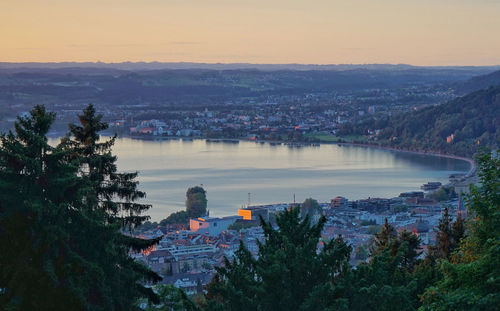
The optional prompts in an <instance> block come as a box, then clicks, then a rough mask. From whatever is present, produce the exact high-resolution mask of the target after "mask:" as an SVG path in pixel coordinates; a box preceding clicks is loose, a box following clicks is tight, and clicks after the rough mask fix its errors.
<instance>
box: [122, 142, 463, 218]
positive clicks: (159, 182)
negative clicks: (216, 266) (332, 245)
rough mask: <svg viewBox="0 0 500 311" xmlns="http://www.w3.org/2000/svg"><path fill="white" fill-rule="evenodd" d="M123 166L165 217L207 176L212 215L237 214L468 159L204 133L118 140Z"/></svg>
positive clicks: (390, 185) (366, 190)
mask: <svg viewBox="0 0 500 311" xmlns="http://www.w3.org/2000/svg"><path fill="white" fill-rule="evenodd" d="M114 153H115V154H116V155H118V169H119V170H121V171H135V170H137V171H139V181H140V188H141V190H144V191H146V193H147V195H148V196H147V198H146V200H145V202H147V203H151V204H153V208H152V209H151V210H150V215H151V216H152V218H153V219H154V220H159V219H162V218H164V217H166V216H167V215H169V214H170V213H171V212H174V211H177V210H181V209H183V208H184V200H185V193H186V190H187V188H188V187H190V186H193V185H199V184H203V185H204V187H205V188H206V190H207V192H208V193H207V195H208V205H209V209H210V212H211V215H214V216H223V215H231V214H235V212H236V209H237V208H239V207H241V205H244V204H246V202H247V198H248V192H250V193H251V198H252V203H255V204H258V203H277V202H291V201H292V200H293V195H294V193H295V195H296V199H297V201H303V200H304V199H305V198H307V197H314V198H316V199H318V200H319V201H329V200H330V199H331V198H332V197H335V196H337V195H342V196H345V197H347V198H349V199H360V198H366V197H369V196H370V197H393V196H397V195H398V194H399V193H400V192H403V191H411V190H419V187H420V185H421V184H423V183H426V182H428V181H441V182H447V179H448V175H449V174H452V173H458V172H461V173H463V172H466V171H467V170H468V169H469V164H468V163H467V162H465V161H461V160H455V159H448V158H441V157H435V156H429V155H420V154H412V153H405V152H395V151H390V150H383V149H375V148H367V147H358V146H337V145H321V146H319V147H317V146H302V147H300V148H290V147H288V146H285V145H271V144H268V143H265V144H261V143H254V142H240V143H222V142H214V143H211V142H208V143H207V142H206V141H205V140H189V141H181V140H164V141H141V140H133V139H129V138H121V139H118V140H117V141H116V145H115V147H114Z"/></svg>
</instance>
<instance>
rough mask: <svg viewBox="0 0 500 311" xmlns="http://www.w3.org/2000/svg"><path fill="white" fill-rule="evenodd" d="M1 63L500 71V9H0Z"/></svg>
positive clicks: (465, 5) (260, 5) (232, 2)
mask: <svg viewBox="0 0 500 311" xmlns="http://www.w3.org/2000/svg"><path fill="white" fill-rule="evenodd" d="M0 38H1V48H0V61H3V62H27V61H39V62H59V61H103V62H122V61H161V62H179V61H186V62H209V63H214V62H224V63H231V62H250V63H307V64H313V63H314V64H338V63H344V64H345V63H357V64H359V63H407V64H413V65H497V64H500V0H418V1H416V0H411V1H410V0H377V1H374V0H307V1H306V0H85V1H77V0H46V1H41V0H38V1H37V0H0Z"/></svg>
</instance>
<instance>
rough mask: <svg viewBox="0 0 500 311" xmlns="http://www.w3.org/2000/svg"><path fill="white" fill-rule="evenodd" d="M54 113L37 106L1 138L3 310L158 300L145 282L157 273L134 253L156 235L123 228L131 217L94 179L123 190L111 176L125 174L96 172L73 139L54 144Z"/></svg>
mask: <svg viewBox="0 0 500 311" xmlns="http://www.w3.org/2000/svg"><path fill="white" fill-rule="evenodd" d="M54 118H55V115H54V114H53V113H48V112H46V111H45V108H44V107H43V106H36V107H35V108H34V109H33V110H32V111H31V115H30V116H29V117H23V118H18V121H17V122H16V124H15V133H9V134H7V135H2V136H1V137H0V139H1V146H0V250H1V251H0V309H2V310H4V309H5V310H134V309H136V307H135V303H136V301H137V299H138V298H139V297H149V298H151V299H152V300H155V299H156V295H154V293H153V292H152V291H151V290H150V289H147V288H146V287H144V286H143V285H142V284H143V282H145V281H148V280H150V281H156V280H158V279H159V277H158V275H156V274H155V273H153V272H151V271H149V270H148V269H147V268H146V267H145V266H143V265H142V264H139V263H137V262H135V261H134V260H132V259H131V258H130V257H129V256H128V253H129V251H130V250H131V249H133V250H136V251H139V250H141V249H144V248H146V247H149V246H150V245H151V244H152V243H155V242H156V241H145V240H139V239H134V238H131V237H129V236H125V235H123V234H122V232H121V230H122V229H123V224H124V223H127V222H126V221H128V220H129V219H126V218H121V217H119V216H117V215H116V214H115V213H114V212H113V211H112V210H111V211H110V210H109V209H108V208H107V207H109V206H112V203H113V201H112V199H113V197H112V196H108V197H106V196H104V198H105V199H106V200H101V199H99V198H98V194H100V193H101V192H99V191H100V190H99V189H100V188H99V187H100V185H99V184H98V183H97V182H95V180H104V188H105V190H106V191H108V190H109V189H107V188H106V187H109V185H110V184H111V185H112V187H114V188H113V189H114V190H115V191H118V190H120V189H121V188H120V187H118V186H116V183H115V184H114V185H113V183H112V182H113V181H114V180H115V179H117V178H118V179H119V177H115V176H112V174H110V175H107V176H105V177H104V178H102V179H99V178H100V177H99V176H98V174H97V173H96V174H95V175H92V176H94V177H92V178H91V177H90V172H91V170H90V169H89V168H90V167H92V165H93V164H92V163H94V162H91V161H94V160H95V159H97V157H92V153H88V154H86V155H83V153H81V150H80V149H77V148H75V149H73V148H71V147H70V143H69V140H68V139H65V140H64V141H63V142H62V143H61V144H60V145H58V146H57V147H52V146H50V145H49V144H48V140H47V137H46V134H47V132H48V130H49V128H50V125H51V124H52V122H53V120H54ZM89 132H90V133H92V131H89ZM94 137H95V136H94ZM106 157H107V158H114V157H113V156H112V155H111V154H110V153H107V154H106ZM89 163H91V164H90V165H89ZM85 165H87V167H85ZM96 167H97V166H96ZM111 167H112V166H111ZM114 172H115V171H111V173H114ZM94 178H95V179H94ZM108 180H111V182H109V181H108ZM122 180H123V179H122ZM120 181H121V180H120ZM131 184H132V186H134V185H136V184H134V183H133V182H131ZM120 191H121V190H120ZM102 193H108V194H109V193H112V192H109V191H108V192H105V191H103V192H102ZM120 195H121V197H124V196H125V195H127V193H126V192H121V193H119V194H118V197H120ZM129 199H134V196H131V197H129ZM131 201H133V200H131ZM110 202H111V204H110ZM117 206H119V205H117ZM138 219H139V218H135V221H137V220H138ZM123 220H125V221H123ZM130 223H134V221H130Z"/></svg>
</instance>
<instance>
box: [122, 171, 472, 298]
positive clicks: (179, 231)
mask: <svg viewBox="0 0 500 311" xmlns="http://www.w3.org/2000/svg"><path fill="white" fill-rule="evenodd" d="M469 174H470V173H469ZM467 177H470V176H465V175H453V176H450V184H448V185H446V186H443V187H441V185H438V184H439V183H437V184H436V183H429V184H425V185H423V186H422V188H423V189H426V190H430V189H431V188H432V190H434V191H436V192H438V191H443V190H441V189H444V188H445V187H446V188H445V189H447V191H450V192H451V193H452V195H451V196H450V197H446V198H442V197H441V198H439V199H440V201H438V200H436V199H438V197H437V196H435V195H433V192H424V191H413V192H404V193H401V194H400V195H399V196H398V197H395V198H367V199H363V200H356V201H349V200H348V199H346V198H344V197H341V196H337V197H335V198H333V199H332V200H331V201H330V202H328V203H317V202H316V201H315V200H313V199H307V200H306V201H310V202H311V201H312V202H315V203H316V204H318V206H319V209H318V211H317V212H312V213H310V214H309V215H310V217H311V220H312V221H313V222H317V221H318V219H319V217H321V216H322V215H324V216H325V217H326V219H327V222H326V224H325V226H324V229H323V232H322V239H323V241H328V240H331V239H334V238H336V237H338V236H341V237H342V238H343V239H344V240H346V241H347V242H348V243H349V245H351V246H352V254H351V260H350V264H351V265H352V266H356V265H357V264H358V263H360V262H363V261H367V260H368V259H369V257H370V251H371V250H370V249H371V245H372V244H373V239H374V234H375V233H377V232H378V231H379V230H380V228H381V226H382V225H384V223H385V222H387V223H389V224H391V225H392V226H394V227H395V228H396V230H397V231H398V232H401V231H403V230H406V231H408V232H411V233H412V234H415V235H416V236H418V237H419V238H420V240H421V243H422V248H421V250H422V254H421V256H422V257H424V256H425V255H426V254H427V250H428V247H429V245H434V244H435V242H436V232H435V228H436V227H437V225H438V223H439V220H440V219H441V218H442V217H443V215H444V213H447V214H448V215H449V216H450V217H452V218H453V219H456V218H457V217H461V218H462V219H465V218H466V217H467V215H468V211H467V209H466V208H465V207H464V204H463V197H464V196H465V195H466V194H467V193H468V187H467V186H465V185H466V183H464V181H465V180H466V178H467ZM436 189H437V190H436ZM457 194H458V195H457ZM433 197H436V199H435V198H433ZM305 204H306V202H304V203H303V204H297V203H282V204H272V205H259V206H246V207H243V208H240V209H238V211H237V214H236V215H234V216H227V217H210V216H209V215H207V216H203V217H198V218H192V219H190V220H189V226H186V225H184V224H173V225H165V226H161V225H157V226H156V227H155V226H154V225H153V228H150V227H151V224H150V225H149V226H144V227H143V228H148V227H149V229H147V230H144V231H142V232H138V233H137V234H136V237H139V238H142V239H154V238H161V240H160V242H159V243H158V244H157V245H155V246H153V247H151V248H150V249H148V250H145V251H142V252H131V254H130V256H132V258H134V259H135V260H137V261H140V262H142V263H144V264H146V265H147V266H148V267H150V268H151V269H152V270H153V271H155V272H157V273H158V274H160V275H161V276H162V277H163V281H162V283H163V284H173V285H174V286H175V287H177V288H181V289H183V290H184V291H185V292H186V293H187V294H190V295H193V294H196V293H203V291H204V287H205V286H206V285H207V284H208V283H209V282H210V280H211V279H212V277H213V275H214V274H215V273H216V270H215V267H219V266H221V265H224V259H225V258H228V259H231V258H233V256H234V254H235V251H236V250H237V249H238V248H239V245H240V242H243V244H244V245H245V246H246V248H247V249H248V250H249V251H250V252H251V253H252V255H253V256H258V250H259V248H258V243H259V241H260V242H263V241H264V234H263V230H262V228H261V227H260V219H261V218H262V219H263V220H264V221H267V222H270V223H271V224H272V225H273V226H276V223H275V219H276V214H277V213H280V212H282V211H284V210H285V209H289V208H293V207H295V206H304V205H305ZM318 247H321V245H319V246H318Z"/></svg>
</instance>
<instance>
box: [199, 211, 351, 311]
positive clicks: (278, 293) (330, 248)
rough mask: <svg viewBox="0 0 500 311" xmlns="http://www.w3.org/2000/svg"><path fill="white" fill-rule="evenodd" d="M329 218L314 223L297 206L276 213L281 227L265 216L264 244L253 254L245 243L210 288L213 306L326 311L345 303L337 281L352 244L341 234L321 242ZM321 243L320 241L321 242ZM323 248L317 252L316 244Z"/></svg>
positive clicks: (220, 308)
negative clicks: (275, 227) (274, 226)
mask: <svg viewBox="0 0 500 311" xmlns="http://www.w3.org/2000/svg"><path fill="white" fill-rule="evenodd" d="M325 221H326V219H325V218H324V217H322V218H321V219H320V221H319V222H318V223H317V224H315V225H311V222H310V220H309V217H308V216H306V217H305V218H304V219H301V217H300V210H299V208H292V209H291V210H289V211H284V212H283V213H281V214H280V215H278V216H277V218H276V222H277V224H278V228H279V229H274V228H273V227H272V226H271V224H270V223H268V222H266V221H264V220H263V219H261V222H262V228H263V230H264V235H265V238H266V240H265V243H263V244H262V243H259V244H258V246H259V256H258V258H257V259H255V258H253V257H252V255H251V254H250V252H249V251H248V250H247V249H246V247H245V246H244V245H243V243H241V244H240V248H239V249H238V251H237V252H236V256H235V258H234V260H232V261H231V260H229V259H227V258H226V260H225V265H224V267H221V268H217V274H216V276H215V277H214V279H213V281H212V283H211V284H210V285H209V286H208V294H207V301H208V306H209V309H211V310H326V309H330V308H340V307H345V305H346V303H347V302H346V300H345V299H342V297H343V294H342V292H343V286H342V284H341V283H340V282H339V283H337V281H339V280H340V279H341V276H342V275H343V273H344V272H345V271H346V270H348V269H349V266H348V264H347V260H348V258H349V254H350V252H351V248H350V247H349V246H348V245H347V244H346V243H345V242H344V241H343V240H342V239H341V238H340V237H339V238H337V239H334V240H331V241H328V242H322V241H321V235H320V234H321V230H322V229H323V226H324V224H325ZM320 242H321V243H320ZM319 246H320V250H319V251H318V247H319Z"/></svg>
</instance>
